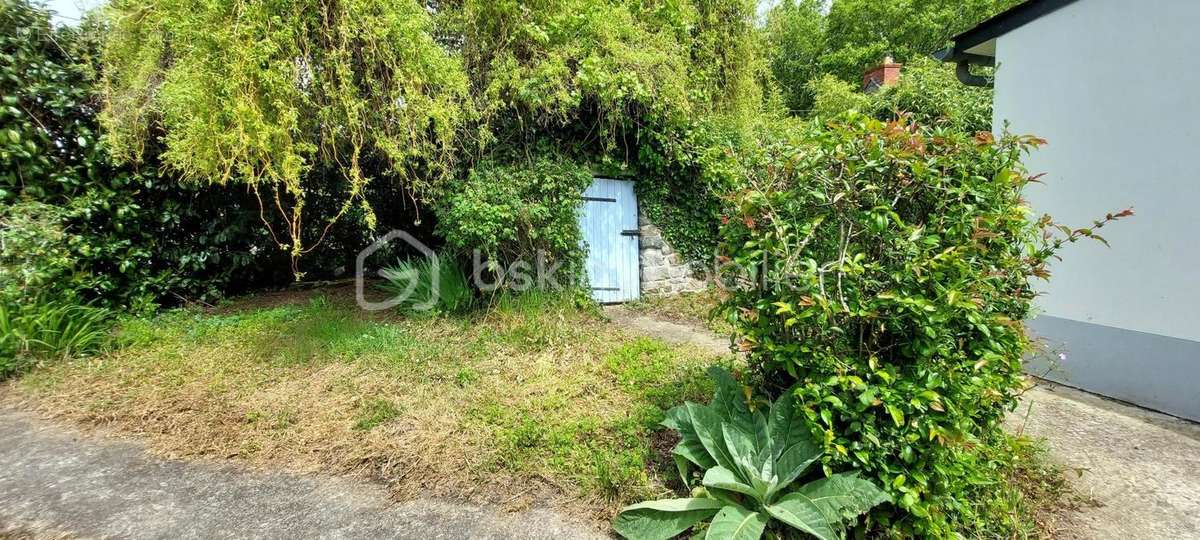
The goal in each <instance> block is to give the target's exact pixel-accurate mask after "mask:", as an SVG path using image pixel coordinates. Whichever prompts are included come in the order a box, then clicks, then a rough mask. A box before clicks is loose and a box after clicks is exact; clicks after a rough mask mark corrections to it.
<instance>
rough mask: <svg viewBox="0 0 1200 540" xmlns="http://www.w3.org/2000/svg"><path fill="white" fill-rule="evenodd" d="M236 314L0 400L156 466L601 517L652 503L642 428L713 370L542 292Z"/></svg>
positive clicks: (204, 316)
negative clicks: (449, 307)
mask: <svg viewBox="0 0 1200 540" xmlns="http://www.w3.org/2000/svg"><path fill="white" fill-rule="evenodd" d="M306 296H309V295H306ZM244 305H245V307H244V308H239V306H238V304H237V303H235V304H234V305H232V306H227V307H223V308H221V309H219V310H215V311H208V312H203V311H196V310H182V311H176V312H172V313H168V314H165V315H162V316H159V317H157V318H155V319H152V320H132V321H128V322H126V323H125V324H124V325H123V330H122V339H123V340H124V342H125V343H126V345H125V346H124V347H122V348H121V349H119V350H117V351H115V352H112V353H109V354H106V355H103V356H100V357H98V358H93V359H87V360H78V361H74V362H67V363H60V364H56V365H49V366H44V367H42V368H39V369H37V370H35V371H34V372H32V373H30V374H28V375H26V376H25V377H24V378H22V379H21V380H20V381H18V382H17V383H15V384H13V386H12V388H11V392H9V394H10V401H13V402H18V403H21V404H22V405H24V406H25V407H27V408H33V409H37V410H39V411H42V412H44V413H46V414H48V415H51V416H54V417H58V418H63V419H67V420H71V421H74V422H77V423H79V424H82V425H91V426H102V427H105V428H111V429H115V430H116V431H117V432H119V433H125V434H133V435H136V436H138V437H140V438H142V439H144V440H146V441H147V442H148V444H149V446H150V447H151V448H152V449H153V450H154V451H156V452H159V453H161V454H164V455H168V456H171V457H185V458H188V457H205V458H221V459H223V458H234V459H237V460H241V461H244V462H249V463H253V464H260V465H268V466H280V465H283V466H286V467H288V468H291V469H297V470H301V471H326V472H336V473H358V474H364V475H369V476H370V477H373V478H378V479H382V480H384V481H386V482H388V483H389V484H390V485H392V486H393V487H394V489H395V491H396V493H397V495H398V496H400V497H402V498H407V497H413V496H417V495H425V496H442V497H453V498H464V499H472V500H476V501H487V502H493V503H501V504H504V505H507V506H510V507H521V506H524V505H528V504H532V503H535V502H536V503H538V504H552V505H557V506H560V507H567V508H584V507H585V506H586V507H589V508H592V509H593V511H594V512H595V517H600V518H604V517H607V516H608V515H610V514H611V512H612V511H613V510H614V509H615V508H616V507H618V506H619V505H620V504H622V503H627V502H629V501H633V500H637V499H641V498H645V497H652V496H657V495H662V494H663V493H664V492H665V491H667V489H668V488H667V485H668V482H669V480H667V479H668V478H669V477H670V476H671V473H670V472H669V471H672V470H673V465H671V461H670V457H669V456H666V455H663V453H662V452H661V449H662V445H661V444H657V443H656V442H655V439H656V437H659V436H658V435H656V434H657V433H658V431H657V430H656V428H655V427H654V426H655V424H656V423H657V422H658V421H660V420H661V418H662V414H663V410H664V409H666V408H668V407H670V406H673V405H675V404H677V403H680V402H682V401H683V400H685V399H692V400H702V399H705V398H706V396H707V395H708V393H709V387H708V383H707V380H706V378H705V376H704V374H703V371H704V369H705V368H706V367H707V366H708V365H711V364H712V363H714V362H728V360H721V359H717V358H713V357H710V356H708V355H706V354H705V353H703V352H701V351H699V350H693V349H689V348H680V347H674V346H672V347H668V346H666V345H664V344H662V343H660V342H657V341H654V340H650V339H646V338H632V337H630V336H628V335H625V334H623V333H622V332H621V331H620V329H618V328H615V327H613V326H612V325H609V324H607V323H605V322H604V321H603V319H602V318H601V317H600V316H599V315H598V314H597V313H596V312H594V311H593V310H591V309H588V308H582V309H581V308H579V307H577V306H575V305H574V304H572V303H571V302H569V301H566V300H562V299H556V298H536V297H527V298H522V299H515V300H509V301H506V302H502V303H501V305H500V306H499V307H497V308H496V309H494V310H491V311H489V312H487V313H484V314H476V315H473V316H469V317H460V318H423V319H422V318H396V317H390V318H389V317H377V316H372V315H370V314H366V313H364V312H361V311H359V310H358V309H357V308H356V307H355V306H354V305H353V303H352V301H350V300H349V299H347V298H345V295H344V294H340V295H334V296H330V297H326V296H321V295H316V296H311V297H305V298H301V299H299V300H297V301H296V302H288V301H282V300H281V299H278V298H272V301H271V302H257V301H255V300H249V301H247V302H245V303H244ZM668 448H669V447H668Z"/></svg>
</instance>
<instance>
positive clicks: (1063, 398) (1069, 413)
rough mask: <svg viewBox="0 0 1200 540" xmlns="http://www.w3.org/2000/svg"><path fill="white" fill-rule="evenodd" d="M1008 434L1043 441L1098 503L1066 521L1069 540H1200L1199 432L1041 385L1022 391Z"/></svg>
mask: <svg viewBox="0 0 1200 540" xmlns="http://www.w3.org/2000/svg"><path fill="white" fill-rule="evenodd" d="M1009 426H1010V428H1011V429H1013V430H1020V431H1023V432H1024V433H1025V434H1026V435H1029V436H1032V437H1035V438H1042V439H1045V440H1046V443H1047V445H1048V446H1049V448H1050V455H1051V457H1052V458H1053V459H1054V460H1055V461H1057V462H1058V463H1059V464H1060V465H1062V466H1064V467H1066V468H1068V469H1073V470H1079V471H1081V474H1080V475H1075V474H1068V479H1069V480H1070V481H1071V484H1072V485H1073V486H1074V488H1075V489H1076V490H1077V491H1078V492H1080V493H1081V494H1083V495H1085V496H1088V497H1090V498H1092V499H1094V500H1095V501H1097V502H1098V503H1100V505H1099V506H1097V507H1086V508H1082V509H1080V510H1079V511H1078V512H1076V513H1075V515H1073V516H1071V519H1070V521H1071V523H1072V525H1073V527H1072V528H1071V530H1068V531H1064V534H1061V535H1060V538H1065V539H1071V540H1076V539H1078V540H1082V539H1089V540H1091V539H1097V540H1109V539H1111V540H1142V539H1146V540H1150V539H1155V540H1157V539H1167V538H1170V539H1200V426H1198V425H1196V424H1194V423H1192V422H1188V421H1186V420H1180V419H1178V418H1174V417H1171V416H1167V415H1164V414H1158V413H1155V412H1152V411H1147V410H1145V409H1140V408H1138V407H1134V406H1131V405H1127V404H1124V403H1119V402H1115V401H1112V400H1108V399H1104V398H1102V397H1099V396H1095V395H1092V394H1088V393H1086V392H1081V391H1079V390H1075V389H1073V388H1068V387H1065V386H1053V385H1049V384H1048V383H1047V384H1045V385H1041V386H1038V387H1037V388H1034V389H1033V390H1031V391H1029V392H1027V393H1026V395H1025V396H1024V398H1023V399H1022V404H1021V408H1020V409H1019V410H1018V411H1017V412H1016V413H1015V414H1014V415H1013V416H1012V417H1011V418H1010V419H1009Z"/></svg>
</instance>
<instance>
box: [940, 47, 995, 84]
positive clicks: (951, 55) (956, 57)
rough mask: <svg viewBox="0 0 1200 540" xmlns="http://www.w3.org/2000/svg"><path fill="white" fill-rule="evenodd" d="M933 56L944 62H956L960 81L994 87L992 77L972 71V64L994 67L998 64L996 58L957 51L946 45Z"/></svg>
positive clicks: (955, 67) (955, 71)
mask: <svg viewBox="0 0 1200 540" xmlns="http://www.w3.org/2000/svg"><path fill="white" fill-rule="evenodd" d="M933 57H934V58H936V59H938V60H941V61H942V62H954V63H955V66H954V74H955V75H956V76H957V77H958V81H959V82H961V83H963V84H965V85H967V86H979V87H983V88H991V87H992V79H991V78H989V77H984V76H983V75H976V74H974V73H971V66H984V67H992V66H995V65H996V59H995V58H992V57H991V56H984V55H980V54H971V53H966V52H960V51H956V50H955V48H954V47H946V48H945V49H942V50H940V51H938V52H936V53H933Z"/></svg>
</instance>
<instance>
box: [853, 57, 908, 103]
mask: <svg viewBox="0 0 1200 540" xmlns="http://www.w3.org/2000/svg"><path fill="white" fill-rule="evenodd" d="M901 66H903V64H897V63H896V61H895V60H892V57H890V56H885V57H884V58H883V63H882V64H879V65H878V66H876V67H875V68H873V69H871V70H870V71H868V72H866V73H864V74H863V85H862V89H863V92H866V93H868V94H870V93H871V92H874V91H876V90H878V89H880V88H882V87H884V86H890V85H893V84H896V83H898V82H900V67H901Z"/></svg>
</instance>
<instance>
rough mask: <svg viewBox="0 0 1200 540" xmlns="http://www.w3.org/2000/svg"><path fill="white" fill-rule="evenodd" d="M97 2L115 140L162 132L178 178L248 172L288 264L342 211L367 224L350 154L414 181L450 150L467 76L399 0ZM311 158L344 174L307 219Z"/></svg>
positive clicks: (426, 180) (313, 178)
mask: <svg viewBox="0 0 1200 540" xmlns="http://www.w3.org/2000/svg"><path fill="white" fill-rule="evenodd" d="M108 14H109V17H110V21H111V24H112V32H111V34H110V37H109V40H108V43H107V47H106V49H105V54H104V65H105V77H104V91H105V104H104V105H105V107H104V111H103V115H102V121H103V123H104V127H105V128H106V132H107V134H106V137H107V140H108V142H109V144H110V145H111V146H112V148H113V151H114V154H115V155H116V156H118V157H119V158H122V159H126V160H131V161H138V160H140V159H142V157H143V152H144V149H145V148H146V147H147V143H148V142H150V141H149V139H150V138H151V137H152V136H153V135H152V134H155V133H162V134H163V136H162V138H161V142H162V143H163V144H164V145H165V148H164V150H163V152H162V154H161V156H160V158H161V159H162V161H163V163H164V164H165V165H166V166H167V167H170V168H172V169H174V170H176V171H177V172H179V173H180V174H181V175H182V176H183V177H184V178H185V179H190V180H192V181H197V182H204V183H213V184H221V185H225V184H244V185H247V186H248V187H249V188H250V189H251V190H252V191H253V192H254V193H255V195H256V196H258V200H259V203H260V206H261V207H260V210H261V211H262V212H261V214H260V215H261V217H262V219H263V221H264V223H265V224H266V225H267V227H268V228H269V230H270V232H271V234H272V236H273V237H274V238H275V239H276V242H277V243H278V244H279V245H280V248H281V249H284V250H287V251H288V253H289V255H290V256H291V258H292V270H293V273H294V274H295V276H296V278H297V279H299V278H300V277H301V275H302V274H301V272H300V271H299V267H298V260H299V258H300V256H301V255H303V254H304V253H306V252H309V251H311V250H312V249H314V248H315V247H316V246H317V245H319V244H320V242H321V241H322V240H323V239H324V238H325V235H326V233H328V231H329V228H330V227H332V225H333V224H334V223H335V222H336V221H338V220H339V219H341V218H342V217H344V216H345V214H346V213H347V212H348V211H349V210H351V209H352V208H355V207H360V208H363V209H364V210H365V213H366V220H367V223H368V225H373V222H374V219H373V213H372V212H371V211H370V207H369V206H368V205H367V204H366V201H365V199H364V197H363V194H364V190H365V188H366V187H367V185H368V184H369V183H370V181H371V178H370V177H369V176H367V175H365V174H364V172H363V170H362V168H361V167H360V161H361V160H362V159H363V158H364V156H365V155H367V154H370V155H371V156H373V157H376V158H380V159H382V160H383V161H384V163H386V164H387V166H388V168H389V169H390V171H388V172H389V173H391V174H394V175H395V176H396V177H397V178H399V179H400V180H401V182H402V184H403V187H404V188H405V189H406V190H407V191H410V192H412V193H415V194H417V195H418V196H421V195H424V194H426V193H431V192H432V190H433V189H434V188H436V185H435V184H437V182H438V181H439V179H441V178H443V177H444V175H445V174H446V172H447V171H449V170H450V169H451V167H452V165H453V163H452V159H453V155H454V154H453V144H454V135H455V132H456V130H457V129H458V127H459V126H460V124H461V122H462V120H463V115H464V114H465V113H464V111H466V110H467V108H466V107H465V106H464V105H463V104H464V102H465V101H466V93H467V81H466V76H465V74H464V71H463V69H462V66H461V63H460V61H459V60H458V59H457V58H456V57H455V56H453V55H451V54H450V53H448V52H447V51H446V50H445V49H444V48H442V47H441V46H439V45H438V44H437V43H435V42H434V40H433V37H432V33H433V22H432V19H431V16H430V14H429V13H428V12H427V11H426V10H425V9H424V7H423V6H422V5H421V4H418V3H417V2H415V1H413V0H399V1H395V2H379V1H374V0H294V1H290V2H258V1H251V0H206V1H200V2H197V1H194V0H114V1H113V2H112V4H111V5H110V7H109V8H108ZM417 166H419V167H421V169H422V174H420V175H418V174H413V173H412V172H411V171H412V170H413V168H414V167H417ZM316 167H330V168H333V169H334V170H338V171H340V172H341V174H342V176H343V179H344V180H345V183H346V185H347V186H348V187H347V188H346V189H345V194H344V200H343V203H342V205H341V206H340V208H339V211H338V212H337V213H336V214H335V215H333V216H329V217H327V218H326V219H327V221H326V223H325V224H324V226H323V227H317V228H315V229H313V228H307V227H306V226H305V225H304V219H303V218H304V204H305V198H306V194H308V193H310V192H311V191H313V190H314V188H316V187H317V186H312V185H310V183H311V182H319V181H323V180H322V176H321V175H308V174H306V173H307V172H309V171H311V170H312V169H314V168H316ZM264 199H266V200H265V201H264ZM264 202H265V203H266V204H265V205H263V203H264ZM268 214H275V216H276V219H278V220H280V221H282V223H283V224H284V227H283V229H282V232H283V233H284V236H282V237H281V236H275V235H276V230H275V229H274V227H272V226H271V221H272V220H271V219H270V218H269V216H268ZM316 231H319V232H316Z"/></svg>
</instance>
